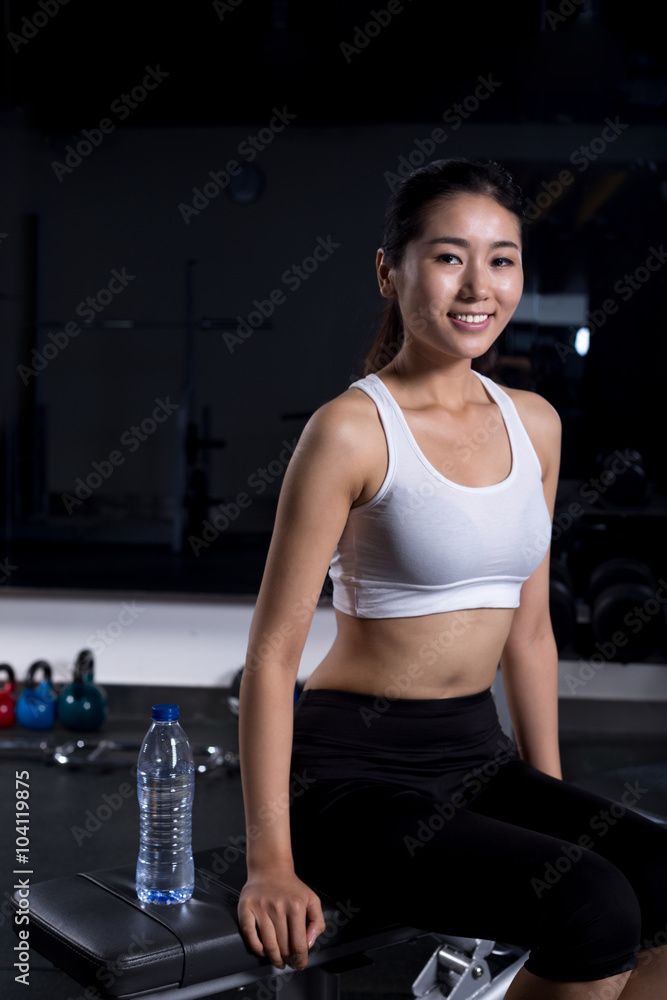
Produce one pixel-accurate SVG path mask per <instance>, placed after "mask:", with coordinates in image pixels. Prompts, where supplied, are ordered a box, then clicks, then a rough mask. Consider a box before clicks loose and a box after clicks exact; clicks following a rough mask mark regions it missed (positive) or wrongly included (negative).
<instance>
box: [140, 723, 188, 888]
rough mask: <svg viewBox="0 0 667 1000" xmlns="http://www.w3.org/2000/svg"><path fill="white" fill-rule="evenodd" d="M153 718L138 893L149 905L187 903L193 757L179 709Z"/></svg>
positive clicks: (143, 763)
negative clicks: (181, 722) (181, 723)
mask: <svg viewBox="0 0 667 1000" xmlns="http://www.w3.org/2000/svg"><path fill="white" fill-rule="evenodd" d="M152 717H153V724H152V725H151V727H150V729H149V730H148V732H147V733H146V736H145V737H144V740H143V743H142V744H141V750H140V751H139V759H138V761H137V794H138V796H139V812H140V841H139V858H138V860H137V895H138V897H139V899H140V900H141V901H142V902H144V903H165V904H168V903H184V902H185V901H186V900H187V899H189V898H190V896H191V895H192V890H193V887H194V879H195V869H194V862H193V860H192V801H193V798H194V790H195V765H194V759H193V757H192V750H191V749H190V744H189V743H188V738H187V736H186V735H185V733H184V732H183V729H182V728H181V725H180V723H179V721H178V717H179V713H178V705H171V704H163V705H153V710H152Z"/></svg>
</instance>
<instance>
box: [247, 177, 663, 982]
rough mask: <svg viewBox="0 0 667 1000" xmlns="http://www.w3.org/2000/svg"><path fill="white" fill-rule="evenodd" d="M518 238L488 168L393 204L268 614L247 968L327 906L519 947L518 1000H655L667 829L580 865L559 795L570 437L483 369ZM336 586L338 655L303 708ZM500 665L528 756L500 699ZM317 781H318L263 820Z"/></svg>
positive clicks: (514, 208)
mask: <svg viewBox="0 0 667 1000" xmlns="http://www.w3.org/2000/svg"><path fill="white" fill-rule="evenodd" d="M521 230H522V208H521V198H520V194H519V192H518V190H517V188H516V186H515V185H514V183H513V181H512V179H511V177H510V176H509V175H508V174H507V173H506V171H504V170H503V169H502V168H501V167H500V166H498V165H497V164H493V163H491V164H477V163H468V162H467V161H461V160H443V161H436V162H434V163H431V164H428V165H427V166H426V167H424V168H422V169H420V170H418V171H415V173H414V174H412V175H411V176H410V177H408V178H407V179H406V181H405V182H404V184H403V185H402V186H401V187H400V188H398V189H397V190H396V191H395V192H394V193H393V195H392V197H391V200H390V203H389V206H388V211H387V216H386V224H385V231H384V235H383V239H382V245H381V247H380V249H379V250H378V252H377V256H376V268H377V278H378V283H379V288H380V293H381V295H383V296H384V297H385V298H386V299H387V300H388V310H387V315H386V317H385V322H384V325H383V328H382V330H381V332H380V335H379V336H378V339H377V340H376V343H375V344H374V346H373V349H372V351H371V354H370V356H369V358H368V362H367V367H366V374H365V377H364V378H362V379H360V380H358V381H357V382H354V383H353V384H352V385H351V386H350V387H349V388H348V389H347V390H346V391H345V392H344V393H343V394H342V395H341V396H338V397H337V398H336V399H334V400H332V401H331V402H329V403H327V404H325V405H324V406H323V407H321V408H320V409H319V410H318V411H317V412H316V413H315V414H314V416H313V417H312V418H311V420H310V421H309V423H308V425H307V427H306V429H305V430H304V433H303V435H302V437H301V439H300V441H299V444H298V445H297V447H296V449H295V451H294V455H293V457H292V460H291V462H290V465H289V467H288V469H287V472H286V474H285V479H284V482H283V488H282V492H281V497H280V502H279V505H278V512H277V516H276V522H275V529H274V534H273V538H272V542H271V547H270V550H269V554H268V558H267V564H266V570H265V574H264V578H263V581H262V586H261V589H260V593H259V596H258V600H257V605H256V608H255V614H254V617H253V623H252V627H251V632H250V642H249V650H248V658H247V662H246V668H245V670H244V672H243V680H242V683H241V693H240V715H239V723H240V743H241V769H242V778H243V790H244V801H245V809H246V821H247V823H248V829H249V830H253V831H255V835H254V836H252V837H251V836H250V835H248V855H247V861H248V882H247V883H246V885H245V887H244V889H243V892H242V894H241V898H240V902H239V920H240V925H241V928H242V931H243V933H244V935H245V938H246V940H247V942H248V945H249V946H250V947H251V948H252V949H253V950H255V951H257V952H259V953H260V954H263V955H266V956H268V957H269V958H270V959H271V961H272V963H273V964H274V965H277V966H281V967H282V966H284V965H285V964H286V963H289V964H290V965H292V966H293V967H294V968H303V967H304V965H305V964H306V962H307V956H308V949H309V948H310V947H312V945H313V943H314V941H315V939H316V938H317V937H318V935H319V934H321V933H322V930H323V920H322V908H321V905H320V900H319V898H318V896H317V894H316V893H315V892H314V890H313V889H312V886H314V885H316V886H318V888H319V889H320V890H321V891H323V892H326V893H328V894H330V895H332V896H333V898H348V897H349V898H350V899H353V900H354V901H355V904H356V905H359V906H360V907H361V908H362V910H367V911H368V912H369V913H371V912H374V910H375V911H377V912H379V913H381V914H382V915H383V917H385V918H389V919H392V920H396V921H398V922H401V923H406V924H409V925H410V926H415V927H420V928H423V929H424V930H426V931H446V929H447V928H449V931H450V932H451V931H452V930H453V929H454V928H456V930H455V933H457V934H462V935H467V936H471V937H485V938H490V939H495V940H502V941H510V942H513V943H521V944H524V945H529V946H530V948H531V954H530V957H529V959H528V961H527V963H526V965H525V967H524V968H523V969H522V970H521V971H520V972H519V973H518V975H517V977H516V979H515V980H514V983H513V984H512V986H511V987H510V990H509V992H508V993H507V998H508V1000H583V998H588V997H589V996H591V995H593V994H595V995H598V993H597V992H596V991H595V989H594V987H595V984H596V983H597V984H598V985H600V988H601V990H602V989H603V990H604V996H605V997H610V998H612V1000H614V998H616V997H618V996H620V995H621V992H622V991H623V996H624V997H626V996H627V997H628V998H630V997H639V996H641V997H643V998H651V1000H661V998H663V997H664V995H665V994H664V990H663V992H660V990H661V989H662V986H661V985H660V984H661V983H662V984H663V985H664V979H665V978H667V970H666V969H665V964H666V963H665V956H664V955H662V957H658V954H657V952H655V951H654V952H651V957H652V960H651V962H650V964H649V965H646V966H645V967H644V968H642V969H641V970H640V973H639V975H638V976H636V977H635V979H634V980H633V983H631V984H630V985H629V986H628V987H627V989H626V984H627V981H628V978H629V976H630V971H631V970H632V969H634V968H635V967H636V966H637V964H638V955H639V950H640V947H641V945H640V941H641V942H643V948H644V949H649V950H650V948H651V943H650V942H651V940H656V939H655V937H654V938H652V937H651V935H656V933H658V932H659V931H660V930H661V929H662V928H663V927H664V926H665V923H666V922H667V904H666V903H665V899H667V877H666V867H667V866H665V857H666V856H667V835H666V834H665V831H664V830H663V829H662V828H660V827H658V826H656V825H655V824H653V823H652V822H650V820H648V819H646V818H644V817H642V816H640V815H638V814H635V813H632V812H631V810H630V809H627V810H626V811H625V813H624V815H623V816H622V818H620V819H619V820H618V822H617V823H616V824H615V826H614V827H610V828H609V830H607V831H605V834H604V836H600V837H598V838H597V839H596V841H595V843H594V846H593V847H591V848H588V849H586V850H584V849H583V848H582V847H581V845H580V844H579V839H578V838H579V837H580V834H581V832H582V830H586V829H587V828H588V826H589V824H590V822H591V819H592V818H594V817H595V816H596V815H600V811H601V810H604V809H608V808H609V807H610V806H611V803H608V802H607V801H606V800H605V799H601V798H599V797H597V796H594V795H592V794H590V793H588V792H583V791H582V790H580V789H578V788H575V787H573V786H570V785H568V784H566V783H565V782H563V781H562V780H561V772H560V762H559V750H558V718H557V676H558V674H557V668H558V655H557V651H556V645H555V640H554V636H553V630H552V627H551V622H550V617H549V540H550V528H551V519H552V517H553V507H554V499H555V494H556V483H557V477H558V465H559V450H560V448H559V445H560V421H559V418H558V415H557V414H556V412H555V411H554V410H553V408H552V407H551V406H550V405H549V404H548V403H547V402H546V401H545V400H544V399H542V398H541V397H539V396H537V395H536V394H534V393H531V392H522V391H519V390H514V389H507V388H503V387H501V386H500V385H498V384H497V383H495V382H493V381H492V380H491V379H490V378H488V377H487V376H485V375H482V374H481V373H479V372H476V371H474V370H473V369H472V362H473V361H474V360H475V359H478V358H480V356H482V355H483V354H484V353H485V352H486V351H488V350H489V348H490V347H491V345H492V344H493V343H494V341H495V340H496V338H497V337H498V336H499V334H500V333H501V332H502V330H503V329H504V327H505V325H506V324H507V322H508V320H509V319H510V317H511V316H512V313H513V312H514V310H515V308H516V306H517V303H518V301H519V298H520V296H521V291H522V282H523V279H522V262H521V248H522V239H521ZM471 442H474V447H471V446H470V443H471ZM329 567H330V570H331V579H332V581H333V585H334V591H333V604H334V608H335V609H336V623H337V634H336V637H335V640H334V643H333V645H332V647H331V649H330V650H329V651H328V652H327V653H326V655H325V656H324V658H323V660H322V661H321V663H320V664H319V665H318V666H317V667H316V669H315V670H314V672H313V673H312V674H311V676H310V677H309V679H308V681H307V682H306V685H305V689H304V691H303V694H302V695H301V697H300V699H299V700H298V702H297V704H296V709H293V687H294V681H295V678H296V674H297V671H298V666H299V660H300V657H301V654H302V650H303V647H304V644H305V641H306V636H307V633H308V628H309V623H310V618H311V615H312V610H313V609H314V606H315V603H316V597H315V595H317V594H319V592H320V590H321V587H322V584H323V581H324V578H325V576H326V572H327V568H329ZM304 609H305V611H306V613H305V614H304ZM279 629H280V630H281V631H282V634H283V635H284V636H285V641H284V643H282V644H281V646H280V648H267V644H266V643H265V642H263V640H262V636H264V635H266V634H273V633H275V632H276V631H277V630H279ZM499 662H500V664H501V667H502V673H503V679H504V686H505V691H506V694H507V700H508V706H509V709H510V715H511V717H512V724H513V728H514V733H515V736H516V740H517V745H514V744H513V743H512V742H511V741H509V740H508V738H507V736H506V735H505V734H504V733H503V732H502V730H501V728H500V724H499V721H498V717H497V714H496V710H495V707H494V703H493V699H492V697H491V693H490V688H491V684H492V683H493V681H494V678H495V676H496V672H497V667H498V663H499ZM378 705H381V706H382V711H381V712H380V711H378ZM305 770H307V772H308V775H309V777H310V778H312V779H315V780H314V781H313V783H312V784H311V786H310V787H309V788H308V789H306V790H305V791H304V794H303V795H302V796H300V797H299V798H298V800H295V801H293V802H291V803H290V805H289V807H287V806H286V807H285V809H283V811H282V812H281V813H280V814H279V815H276V814H275V813H271V814H269V812H268V811H267V808H268V805H269V804H270V803H271V802H272V801H275V800H276V797H277V796H280V797H281V798H280V800H281V801H283V800H285V801H289V794H288V792H289V780H290V773H292V774H298V773H303V772H304V771H305ZM285 796H287V799H285ZM269 815H270V821H269ZM257 831H259V834H258V833H257ZM419 831H427V832H428V834H429V835H428V836H425V837H423V838H420V837H419V836H418V834H419ZM565 845H572V848H571V849H570V846H567V849H566V847H565ZM573 851H574V852H575V854H576V863H574V862H572V863H571V864H570V866H569V868H568V870H567V872H566V873H565V874H563V877H562V878H561V879H560V880H559V883H558V886H557V887H553V891H551V887H550V890H549V891H546V890H545V891H540V892H538V891H536V886H535V877H536V873H538V874H539V873H541V872H543V871H545V870H547V871H548V870H551V869H550V868H549V866H552V867H554V868H555V869H556V870H557V871H560V869H558V865H561V869H562V867H563V857H565V858H566V860H568V861H569V859H570V858H571V856H572V852H573ZM443 900H445V901H446V905H445V906H444V907H443ZM647 942H648V943H647ZM650 977H653V978H650ZM661 977H662V978H661ZM637 981H639V982H640V983H641V985H640V989H641V990H643V992H641V993H637V992H634V993H633V992H632V991H633V990H634V989H635V984H636V983H637ZM591 990H592V991H593V992H591ZM599 995H600V996H602V995H603V994H602V993H601V992H600V993H599Z"/></svg>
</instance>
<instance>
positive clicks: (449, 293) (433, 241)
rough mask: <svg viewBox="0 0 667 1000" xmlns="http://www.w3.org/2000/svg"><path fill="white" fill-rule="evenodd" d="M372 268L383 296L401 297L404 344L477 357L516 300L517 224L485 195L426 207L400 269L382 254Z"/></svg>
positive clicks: (520, 276) (519, 269)
mask: <svg viewBox="0 0 667 1000" xmlns="http://www.w3.org/2000/svg"><path fill="white" fill-rule="evenodd" d="M377 265H378V280H379V282H380V290H381V292H382V294H383V295H384V296H386V297H387V298H390V297H393V296H397V297H398V303H399V306H400V310H401V315H402V317H403V323H404V330H405V343H406V346H408V347H409V346H413V347H419V349H420V351H421V352H422V353H423V351H424V350H427V351H428V352H429V354H431V353H432V352H433V351H435V352H436V353H440V352H444V353H445V354H446V355H448V356H450V357H456V358H476V357H479V356H480V355H481V354H483V353H484V352H485V351H487V350H488V348H489V347H490V346H491V344H492V343H493V342H494V340H495V339H496V338H497V337H498V335H499V334H500V333H501V331H502V330H503V329H504V327H505V326H506V324H507V322H508V321H509V319H510V317H511V316H512V313H513V312H514V310H515V309H516V307H517V305H518V302H519V299H520V298H521V292H522V290H523V271H522V267H521V233H520V228H519V221H518V219H517V218H516V216H515V215H513V213H512V212H509V211H508V210H507V209H506V208H503V206H502V205H499V204H498V202H497V201H495V199H493V198H490V197H488V196H486V195H471V194H458V195H454V196H452V197H449V198H446V199H443V200H441V201H437V202H434V203H433V204H432V205H431V206H430V208H429V209H428V215H427V217H426V221H425V225H424V228H423V231H422V233H421V234H420V236H419V237H418V238H417V239H416V240H413V241H411V242H410V243H409V244H408V245H407V247H406V249H405V254H404V256H403V259H402V261H401V263H400V265H399V266H398V267H396V268H391V267H389V266H388V265H387V264H386V262H385V260H384V253H383V251H382V250H379V251H378V261H377ZM434 360H435V358H434Z"/></svg>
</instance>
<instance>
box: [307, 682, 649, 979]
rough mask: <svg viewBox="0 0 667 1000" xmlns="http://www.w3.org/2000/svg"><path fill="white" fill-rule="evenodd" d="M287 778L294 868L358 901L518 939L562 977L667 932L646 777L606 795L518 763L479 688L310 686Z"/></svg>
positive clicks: (622, 958)
mask: <svg viewBox="0 0 667 1000" xmlns="http://www.w3.org/2000/svg"><path fill="white" fill-rule="evenodd" d="M291 787H292V789H293V795H292V805H291V821H292V842H293V850H294V857H295V863H296V869H297V872H298V874H299V876H300V877H301V878H302V879H303V880H304V881H305V882H307V883H309V884H311V885H312V886H313V888H315V889H316V890H319V891H321V892H323V893H326V894H327V895H329V896H331V897H332V898H334V899H341V898H343V897H344V898H346V899H350V901H351V902H352V903H353V904H354V905H356V906H358V907H359V908H360V910H361V911H363V910H366V912H370V913H371V914H373V913H377V914H378V916H380V917H382V918H384V919H388V920H390V921H395V922H398V923H402V924H405V925H408V926H413V927H416V928H421V929H423V930H425V931H432V932H437V931H439V932H441V933H445V934H452V935H457V936H463V937H480V938H488V939H491V940H499V941H504V942H506V943H511V944H517V945H524V946H526V947H527V948H530V956H529V958H528V961H527V962H526V968H527V969H528V970H529V971H530V972H532V973H534V974H535V975H537V976H542V977H544V978H545V979H555V980H560V981H563V982H586V981H590V980H594V979H605V978H607V977H609V976H613V975H616V974H618V973H620V972H624V971H627V970H630V969H633V968H635V967H636V966H637V964H638V958H637V956H638V953H639V951H640V950H641V949H644V948H651V947H658V946H659V945H661V944H664V943H665V942H666V941H667V933H666V932H667V830H665V829H664V828H663V827H662V826H661V825H659V824H657V823H654V822H652V821H651V820H649V819H647V818H646V817H644V816H641V815H639V814H638V813H635V812H633V811H632V810H631V809H630V808H629V807H630V806H632V805H636V804H637V803H638V802H639V801H640V800H641V797H642V795H643V794H645V792H646V789H642V788H641V786H640V785H638V784H635V785H632V784H630V783H628V784H627V785H626V788H625V791H624V792H623V795H622V797H621V802H620V803H612V802H611V801H609V800H608V799H605V798H602V797H600V796H597V795H593V794H592V793H590V792H587V791H584V790H582V789H579V788H577V787H575V786H573V785H571V784H568V783H566V782H563V781H558V780H557V779H555V778H552V777H550V776H548V775H546V774H544V773H543V772H541V771H538V770H536V769H535V768H534V767H531V766H530V765H529V764H526V763H525V762H524V761H522V760H520V758H519V755H518V752H517V750H516V747H515V746H514V744H513V743H512V742H511V741H510V740H509V738H508V737H507V736H506V735H505V734H504V733H503V732H502V730H501V729H500V725H499V723H498V717H497V714H496V710H495V705H494V702H493V699H492V696H491V692H490V691H484V692H481V693H480V694H475V695H471V696H469V697H464V698H444V699H434V700H430V699H429V700H412V699H397V700H393V701H389V700H387V699H377V698H374V697H373V696H371V695H359V694H353V693H351V692H343V691H331V690H308V691H305V692H304V693H303V694H302V696H301V698H300V699H299V701H298V702H297V704H296V707H295V720H294V748H293V755H292V786H291ZM621 803H622V804H621Z"/></svg>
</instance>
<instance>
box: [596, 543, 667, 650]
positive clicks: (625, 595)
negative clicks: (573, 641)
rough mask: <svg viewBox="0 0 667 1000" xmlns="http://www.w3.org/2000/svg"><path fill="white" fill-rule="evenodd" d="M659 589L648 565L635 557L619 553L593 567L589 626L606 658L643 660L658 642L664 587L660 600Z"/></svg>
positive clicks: (661, 632) (662, 628)
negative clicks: (620, 555) (607, 656)
mask: <svg viewBox="0 0 667 1000" xmlns="http://www.w3.org/2000/svg"><path fill="white" fill-rule="evenodd" d="M660 593H662V591H661V590H659V589H658V587H657V584H656V582H655V579H654V576H653V573H652V572H651V570H650V568H649V567H648V566H647V565H646V563H644V562H641V561H640V560H638V559H631V558H628V557H618V558H615V559H608V560H607V561H606V562H603V563H601V564H600V565H599V566H596V567H595V569H594V570H593V572H592V573H591V577H590V582H589V587H588V599H589V604H590V608H591V628H592V631H593V635H594V637H595V639H596V640H597V642H598V643H599V644H600V646H601V647H602V648H604V650H605V655H607V650H608V651H609V653H610V655H609V659H614V660H620V661H621V662H622V663H629V662H630V661H631V660H644V659H646V657H647V656H650V655H651V653H653V652H654V650H655V649H656V648H657V647H658V645H660V643H661V641H662V640H663V638H664V633H665V604H666V602H667V589H666V590H665V596H664V599H663V600H660V599H659V597H658V595H659V594H660ZM612 647H613V649H612Z"/></svg>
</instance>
